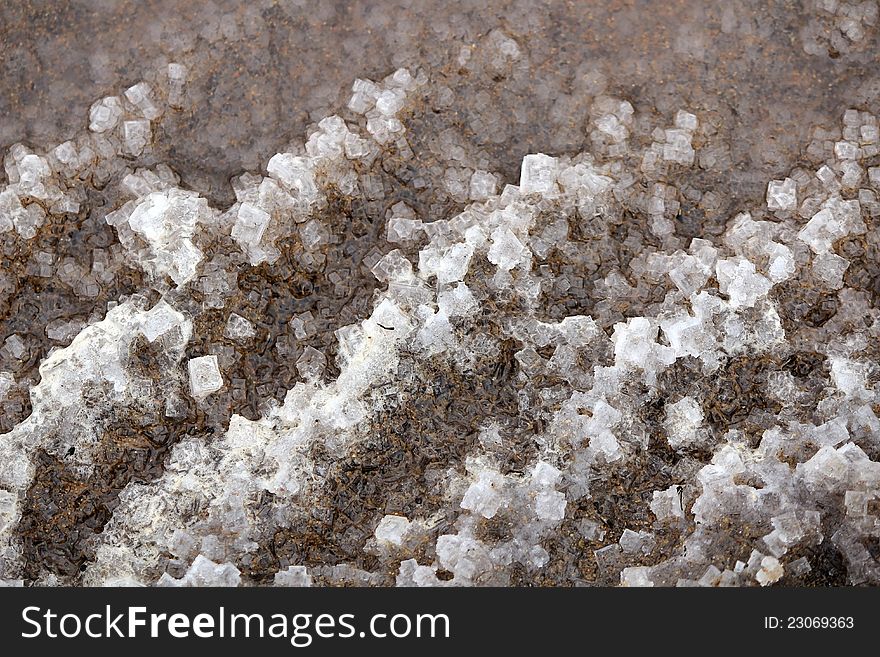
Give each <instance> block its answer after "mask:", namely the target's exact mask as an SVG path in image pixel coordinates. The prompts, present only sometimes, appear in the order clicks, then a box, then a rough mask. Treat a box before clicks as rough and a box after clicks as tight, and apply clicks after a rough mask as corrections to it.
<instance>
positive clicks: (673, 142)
mask: <svg viewBox="0 0 880 657" xmlns="http://www.w3.org/2000/svg"><path fill="white" fill-rule="evenodd" d="M665 136H666V143H665V144H664V145H663V159H664V160H668V161H671V162H677V163H678V164H683V165H685V166H690V165H692V164H693V163H694V157H695V154H696V153H695V151H694V149H693V147H692V146H691V133H690V132H689V131H687V130H681V129H680V128H672V129H669V130H666V131H665Z"/></svg>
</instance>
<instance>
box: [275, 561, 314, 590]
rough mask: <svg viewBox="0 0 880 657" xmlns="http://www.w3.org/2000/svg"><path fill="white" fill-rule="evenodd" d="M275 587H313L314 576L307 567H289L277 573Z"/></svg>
mask: <svg viewBox="0 0 880 657" xmlns="http://www.w3.org/2000/svg"><path fill="white" fill-rule="evenodd" d="M273 584H274V585H275V586H288V587H297V588H304V587H309V586H311V585H312V576H311V575H310V574H309V569H308V568H306V567H305V566H288V567H287V569H286V570H279V571H278V572H277V573H275V579H274V581H273Z"/></svg>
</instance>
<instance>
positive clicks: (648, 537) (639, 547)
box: [618, 529, 656, 554]
mask: <svg viewBox="0 0 880 657" xmlns="http://www.w3.org/2000/svg"><path fill="white" fill-rule="evenodd" d="M618 544H619V545H620V547H621V548H623V551H624V552H627V553H629V554H635V553H637V552H641V553H643V554H648V553H649V552H650V551H651V550H652V549H653V548H654V545H655V544H656V539H655V538H654V535H653V534H651V533H650V532H645V531H639V532H634V531H633V530H631V529H624V530H623V533H622V534H621V536H620V540H619V541H618Z"/></svg>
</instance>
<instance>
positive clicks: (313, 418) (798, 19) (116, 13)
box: [0, 0, 880, 586]
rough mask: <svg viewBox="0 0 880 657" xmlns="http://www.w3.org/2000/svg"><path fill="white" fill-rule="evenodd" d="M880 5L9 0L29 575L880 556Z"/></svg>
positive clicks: (460, 571) (5, 509) (369, 576)
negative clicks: (47, 0) (65, 0)
mask: <svg viewBox="0 0 880 657" xmlns="http://www.w3.org/2000/svg"><path fill="white" fill-rule="evenodd" d="M877 23H878V3H877V2H875V0H866V1H863V2H845V1H839V0H809V1H807V2H804V3H789V2H771V3H767V2H757V1H754V2H752V1H749V0H737V1H733V2H731V1H727V2H706V3H649V2H638V1H629V2H627V1H615V2H606V3H598V2H581V3H548V4H546V5H545V4H541V3H535V2H532V1H528V2H526V1H522V2H492V3H488V4H487V3H485V2H450V3H428V2H407V1H402V0H401V1H398V2H381V3H379V2H366V3H324V2H276V1H272V2H259V1H258V2H248V3H240V2H222V1H215V2H202V1H199V2H191V3H185V4H181V3H173V2H167V1H165V0H150V1H147V2H133V1H131V2H129V1H124V2H104V1H103V0H90V1H81V2H70V3H41V2H34V3H31V2H21V3H18V2H16V3H12V2H10V3H3V4H2V6H0V48H2V50H3V58H2V60H0V146H2V147H3V152H4V153H5V155H4V159H3V172H0V579H2V581H3V582H4V583H7V584H10V585H21V584H24V585H31V584H42V585H114V584H117V585H118V584H142V585H161V586H199V585H244V586H250V585H277V586H310V585H394V584H396V585H400V586H450V585H452V586H458V585H560V586H571V585H595V584H600V585H607V584H614V585H618V584H619V585H624V586H668V585H679V586H692V585H698V586H768V585H773V584H777V585H783V584H808V585H820V586H822V585H842V584H850V585H859V584H874V585H876V584H880V420H878V417H877V415H878V413H880V396H878V395H880V342H878V337H880V231H878V224H880V197H878V194H880V122H878V118H877V117H878V114H880V67H878V65H877V64H878V58H877V54H876V53H877V52H878V38H877V32H878V29H877V28H878V26H877Z"/></svg>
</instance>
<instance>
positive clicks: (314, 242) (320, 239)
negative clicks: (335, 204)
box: [299, 219, 330, 251]
mask: <svg viewBox="0 0 880 657" xmlns="http://www.w3.org/2000/svg"><path fill="white" fill-rule="evenodd" d="M299 235H300V240H301V241H302V245H303V246H304V247H305V248H306V250H308V251H313V250H315V249H317V248H318V247H319V246H321V245H322V244H327V243H328V242H329V241H330V231H328V230H327V227H326V226H325V225H324V224H323V223H321V222H320V221H318V220H317V219H310V220H309V221H307V222H306V223H304V224H302V225H301V226H300V228H299Z"/></svg>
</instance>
